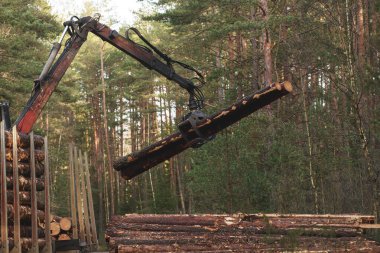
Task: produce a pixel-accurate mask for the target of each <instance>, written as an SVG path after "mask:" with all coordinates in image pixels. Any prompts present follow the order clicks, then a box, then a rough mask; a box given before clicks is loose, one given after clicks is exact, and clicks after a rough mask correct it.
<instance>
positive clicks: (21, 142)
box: [5, 131, 44, 149]
mask: <svg viewBox="0 0 380 253" xmlns="http://www.w3.org/2000/svg"><path fill="white" fill-rule="evenodd" d="M12 138H13V135H12V132H8V131H5V145H6V147H7V148H11V147H12V146H13V145H12V143H13V141H12ZM43 145H44V138H43V137H42V136H39V135H34V146H35V147H36V148H37V149H38V148H41V147H42V146H43ZM17 147H21V148H28V147H30V139H29V135H27V134H23V133H18V135H17Z"/></svg>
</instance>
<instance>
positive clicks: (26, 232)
mask: <svg viewBox="0 0 380 253" xmlns="http://www.w3.org/2000/svg"><path fill="white" fill-rule="evenodd" d="M8 233H9V234H8V236H9V237H11V238H13V237H14V228H13V227H9V230H8ZM37 235H38V238H44V237H45V231H44V230H43V229H42V228H37ZM20 236H21V237H26V238H30V237H32V227H30V226H20Z"/></svg>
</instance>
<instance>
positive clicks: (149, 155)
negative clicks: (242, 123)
mask: <svg viewBox="0 0 380 253" xmlns="http://www.w3.org/2000/svg"><path fill="white" fill-rule="evenodd" d="M292 89H293V88H292V85H291V84H290V83H289V82H284V83H275V84H272V85H270V86H268V87H266V88H264V89H262V90H260V91H257V92H255V93H253V94H251V95H249V96H247V97H245V98H243V99H242V100H240V101H238V102H237V103H235V104H233V105H232V106H230V107H228V108H225V109H223V110H221V111H219V112H217V113H215V114H213V115H211V116H210V117H208V118H207V119H204V120H203V121H201V122H199V123H198V124H197V126H196V128H197V131H196V130H194V128H192V127H188V128H187V129H183V130H182V133H181V132H176V133H174V134H172V135H170V136H168V137H166V138H165V139H162V140H161V141H158V142H156V143H154V144H152V145H150V146H148V147H146V148H144V149H143V150H141V151H138V152H135V153H132V154H129V155H127V156H125V157H121V158H119V159H117V160H115V162H114V164H113V167H114V169H115V170H118V171H121V175H122V177H123V178H124V179H131V178H133V177H135V176H137V175H139V174H141V173H142V172H144V171H146V170H148V169H150V168H152V167H153V166H155V165H157V164H159V163H161V162H163V161H165V160H167V159H169V158H170V157H172V156H174V155H176V154H178V153H181V152H182V151H184V150H185V149H187V148H189V147H191V146H192V145H194V144H195V143H196V142H197V138H198V137H199V133H200V134H201V135H202V137H204V138H207V137H210V136H213V135H215V134H216V133H218V132H220V131H221V130H223V129H225V128H227V127H228V126H230V125H232V124H234V123H235V122H237V121H239V120H241V119H242V118H244V117H246V116H248V115H250V114H251V113H253V112H255V111H257V110H259V109H260V108H262V107H264V106H266V105H268V104H270V103H272V102H273V101H275V100H277V99H279V98H281V97H283V96H285V95H287V94H289V93H290V92H291V91H292Z"/></svg>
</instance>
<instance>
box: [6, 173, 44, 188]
mask: <svg viewBox="0 0 380 253" xmlns="http://www.w3.org/2000/svg"><path fill="white" fill-rule="evenodd" d="M18 182H19V187H20V188H19V189H20V191H30V190H31V187H32V181H31V179H29V178H26V177H23V176H19V178H18ZM7 189H8V190H12V189H13V177H7ZM36 189H37V191H43V190H44V189H45V182H44V180H43V179H42V178H36Z"/></svg>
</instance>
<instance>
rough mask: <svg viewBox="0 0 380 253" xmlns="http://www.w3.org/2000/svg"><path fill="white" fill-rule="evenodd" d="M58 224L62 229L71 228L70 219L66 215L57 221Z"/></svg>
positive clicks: (67, 229)
mask: <svg viewBox="0 0 380 253" xmlns="http://www.w3.org/2000/svg"><path fill="white" fill-rule="evenodd" d="M59 225H60V227H61V229H62V230H64V231H69V230H70V229H71V219H70V218H67V217H64V218H62V219H61V221H60V222H59Z"/></svg>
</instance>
